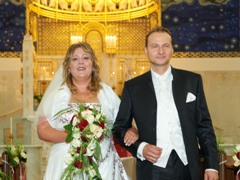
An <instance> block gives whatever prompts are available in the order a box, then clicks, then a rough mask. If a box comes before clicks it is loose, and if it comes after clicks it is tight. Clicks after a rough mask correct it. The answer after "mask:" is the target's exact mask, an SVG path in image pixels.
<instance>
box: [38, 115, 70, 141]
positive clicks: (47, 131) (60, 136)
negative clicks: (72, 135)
mask: <svg viewBox="0 0 240 180" xmlns="http://www.w3.org/2000/svg"><path fill="white" fill-rule="evenodd" d="M37 133H38V137H39V138H40V139H41V140H44V141H47V142H51V143H60V142H65V140H66V137H67V132H66V131H61V130H57V129H55V128H52V126H51V125H50V124H49V122H48V121H47V119H44V120H41V121H39V123H38V125H37Z"/></svg>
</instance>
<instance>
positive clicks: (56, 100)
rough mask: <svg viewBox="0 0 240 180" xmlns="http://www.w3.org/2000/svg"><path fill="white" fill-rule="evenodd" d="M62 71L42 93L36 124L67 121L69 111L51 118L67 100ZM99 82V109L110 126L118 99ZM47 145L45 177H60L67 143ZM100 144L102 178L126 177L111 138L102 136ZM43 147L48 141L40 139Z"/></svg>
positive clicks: (59, 125) (119, 179) (46, 179)
mask: <svg viewBox="0 0 240 180" xmlns="http://www.w3.org/2000/svg"><path fill="white" fill-rule="evenodd" d="M62 71H63V70H62V66H61V67H60V68H59V70H58V71H57V72H56V74H55V76H54V78H53V80H52V81H51V83H50V85H49V86H48V89H47V90H46V92H45V93H44V96H43V98H42V100H41V103H40V105H39V107H38V110H37V117H36V123H38V122H40V121H41V120H47V121H48V122H49V123H50V124H51V126H52V127H54V128H56V129H63V126H64V125H65V124H66V123H68V122H69V121H70V119H71V116H72V115H71V114H67V115H65V117H59V118H58V120H53V119H52V118H53V116H54V115H56V113H58V112H59V111H61V110H63V109H65V108H67V107H68V106H69V102H70V97H71V92H70V90H69V88H68V87H67V85H66V84H62V82H63V80H62ZM101 85H102V89H101V90H100V91H99V93H98V95H97V97H98V100H99V105H101V112H102V113H103V114H104V115H105V116H106V118H107V119H108V120H110V126H112V125H113V123H114V120H115V118H116V116H117V113H118V108H119V105H120V99H119V97H118V96H117V95H116V93H115V92H114V91H113V90H112V88H111V87H110V86H108V85H107V84H105V83H103V82H102V83H101ZM64 119H65V120H64ZM50 145H51V146H52V147H51V149H50V153H49V154H48V152H46V155H47V154H48V155H47V157H48V162H47V168H46V173H45V176H44V180H60V177H61V175H62V173H63V171H64V169H65V167H66V164H65V162H64V161H65V157H66V156H67V155H68V149H69V146H70V145H69V144H68V143H65V142H63V143H56V144H53V145H52V144H50ZM100 145H101V152H102V160H101V161H100V162H99V171H100V174H101V176H102V179H103V180H127V179H128V177H127V174H126V171H125V169H124V167H123V164H122V162H121V159H120V157H119V156H118V154H117V151H116V149H115V147H114V143H113V140H112V138H105V139H103V140H102V142H101V144H100ZM45 147H46V148H45ZM43 148H44V149H46V150H48V149H49V143H47V142H43ZM75 179H77V180H82V179H81V178H80V177H76V178H75ZM84 179H88V178H84Z"/></svg>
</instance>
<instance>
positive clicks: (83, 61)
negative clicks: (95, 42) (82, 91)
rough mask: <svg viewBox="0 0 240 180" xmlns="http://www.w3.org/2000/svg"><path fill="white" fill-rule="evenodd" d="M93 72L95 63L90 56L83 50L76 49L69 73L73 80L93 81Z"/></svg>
mask: <svg viewBox="0 0 240 180" xmlns="http://www.w3.org/2000/svg"><path fill="white" fill-rule="evenodd" d="M92 71H93V61H92V59H91V56H90V54H89V53H86V52H85V51H84V50H83V49H82V48H77V49H75V51H74V53H73V56H72V59H71V60H70V63H69V72H70V73H71V75H72V77H73V80H80V79H84V80H88V79H89V80H91V74H92Z"/></svg>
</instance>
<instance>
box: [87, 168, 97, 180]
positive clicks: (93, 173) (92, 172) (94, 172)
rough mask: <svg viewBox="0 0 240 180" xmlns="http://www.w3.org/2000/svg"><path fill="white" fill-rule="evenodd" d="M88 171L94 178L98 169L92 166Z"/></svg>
mask: <svg viewBox="0 0 240 180" xmlns="http://www.w3.org/2000/svg"><path fill="white" fill-rule="evenodd" d="M88 173H89V176H90V177H92V178H93V177H95V176H96V175H97V173H96V171H95V170H94V169H93V168H90V169H89V170H88Z"/></svg>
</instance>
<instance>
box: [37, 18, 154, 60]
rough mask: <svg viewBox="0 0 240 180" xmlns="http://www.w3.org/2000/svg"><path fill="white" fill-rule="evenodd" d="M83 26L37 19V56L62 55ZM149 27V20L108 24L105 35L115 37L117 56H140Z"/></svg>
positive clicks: (74, 23) (79, 33)
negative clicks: (71, 38) (72, 36)
mask: <svg viewBox="0 0 240 180" xmlns="http://www.w3.org/2000/svg"><path fill="white" fill-rule="evenodd" d="M84 25H85V24H82V25H80V24H79V23H76V22H66V21H56V20H52V19H46V18H39V20H38V35H37V54H38V55H64V54H65V52H66V49H67V48H68V46H69V45H70V43H71V42H70V37H71V35H73V34H74V35H81V34H82V32H81V29H80V28H81V26H84ZM149 26H150V25H149V20H148V19H147V18H142V19H136V20H132V21H131V22H128V21H122V22H116V23H109V24H107V25H106V26H105V27H106V33H108V34H109V33H110V34H112V35H116V36H117V54H142V53H143V48H144V41H145V35H146V33H147V31H148V30H149V29H150V27H149ZM93 30H95V29H93ZM84 38H85V37H83V39H84ZM103 38H104V37H103ZM103 40H105V39H103Z"/></svg>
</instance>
